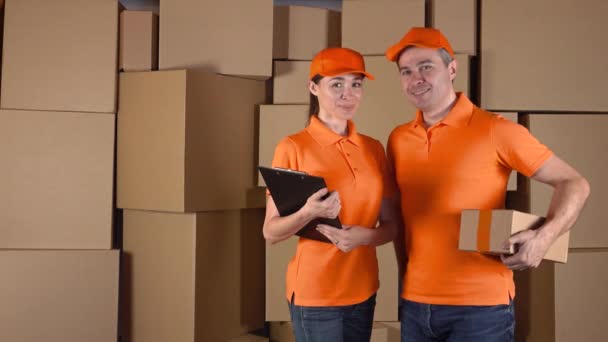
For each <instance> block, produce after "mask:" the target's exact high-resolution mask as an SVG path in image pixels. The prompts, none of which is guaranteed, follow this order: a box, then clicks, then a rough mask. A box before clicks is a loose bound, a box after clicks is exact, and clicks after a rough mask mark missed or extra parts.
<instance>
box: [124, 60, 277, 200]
mask: <svg viewBox="0 0 608 342" xmlns="http://www.w3.org/2000/svg"><path fill="white" fill-rule="evenodd" d="M120 90H121V92H120V110H119V113H120V114H119V115H118V165H117V182H118V186H117V201H118V205H117V206H118V207H119V208H128V209H147V210H159V211H174V212H184V211H187V212H195V211H206V210H224V209H238V208H247V207H261V206H264V197H263V196H252V194H251V192H252V191H253V190H252V189H253V188H254V187H255V185H256V170H255V166H256V161H255V155H256V148H257V143H256V137H255V134H256V124H255V122H256V111H257V104H260V103H264V102H265V101H266V88H265V82H262V81H254V80H248V79H243V78H237V77H229V76H221V75H217V74H212V73H208V72H205V71H202V70H188V71H185V70H175V71H159V72H141V73H137V72H135V73H123V74H121V78H120Z"/></svg>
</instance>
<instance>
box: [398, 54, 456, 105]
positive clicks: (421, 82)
mask: <svg viewBox="0 0 608 342" xmlns="http://www.w3.org/2000/svg"><path fill="white" fill-rule="evenodd" d="M398 65H399V73H400V79H401V90H402V91H403V93H404V94H405V96H407V98H408V99H409V100H410V102H412V104H413V105H414V106H416V108H418V109H420V110H421V111H422V112H433V111H437V110H442V109H443V108H442V107H443V106H447V105H448V104H446V101H449V96H450V94H451V93H453V92H454V87H453V85H452V80H453V79H454V77H456V61H452V62H451V63H450V64H449V65H448V66H446V65H445V64H444V63H443V60H442V59H441V56H440V54H439V51H438V50H435V49H428V48H422V47H415V46H414V47H409V48H407V49H406V50H405V51H404V52H403V53H402V54H401V56H400V57H399V60H398Z"/></svg>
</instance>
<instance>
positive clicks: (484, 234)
mask: <svg viewBox="0 0 608 342" xmlns="http://www.w3.org/2000/svg"><path fill="white" fill-rule="evenodd" d="M543 223H544V218H543V217H540V216H536V215H532V214H527V213H522V212H519V211H516V210H508V209H492V210H463V211H462V215H461V219H460V238H459V241H458V249H460V250H463V251H473V252H481V253H490V254H513V253H514V252H515V249H514V247H513V246H511V248H504V247H503V243H504V242H505V241H507V240H508V239H509V237H511V235H513V234H516V233H518V232H520V231H522V230H526V229H537V228H539V227H540V226H541V225H542V224H543ZM569 237H570V233H569V232H566V233H565V234H562V235H561V236H560V237H558V238H557V240H555V242H554V243H553V245H552V246H551V248H549V250H548V251H547V254H546V255H545V257H544V258H543V259H545V260H551V261H556V262H561V263H565V262H566V261H567V260H568V240H569Z"/></svg>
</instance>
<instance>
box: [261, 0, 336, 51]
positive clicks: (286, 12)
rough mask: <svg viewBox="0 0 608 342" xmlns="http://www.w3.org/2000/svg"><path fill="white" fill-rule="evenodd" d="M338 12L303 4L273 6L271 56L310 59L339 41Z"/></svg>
mask: <svg viewBox="0 0 608 342" xmlns="http://www.w3.org/2000/svg"><path fill="white" fill-rule="evenodd" d="M340 32H341V22H340V12H336V11H331V10H328V9H324V8H315V7H305V6H274V39H273V53H272V58H275V59H291V60H311V59H312V58H313V57H314V55H315V54H316V53H317V52H319V51H321V50H323V49H325V48H327V47H338V46H340V42H341V35H340Z"/></svg>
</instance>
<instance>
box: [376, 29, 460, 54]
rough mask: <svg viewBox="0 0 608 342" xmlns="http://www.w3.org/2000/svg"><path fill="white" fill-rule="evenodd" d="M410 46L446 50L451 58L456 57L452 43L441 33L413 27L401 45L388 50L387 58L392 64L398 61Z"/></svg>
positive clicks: (398, 44) (402, 39) (401, 41)
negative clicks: (404, 50) (402, 52)
mask: <svg viewBox="0 0 608 342" xmlns="http://www.w3.org/2000/svg"><path fill="white" fill-rule="evenodd" d="M408 46H419V47H424V48H430V49H440V48H444V49H446V50H447V52H448V53H449V54H450V56H452V57H454V50H452V46H451V45H450V42H448V40H447V38H446V37H445V36H444V35H443V34H442V33H441V31H439V30H437V29H434V28H430V27H412V28H411V29H410V30H409V31H408V32H407V33H406V34H405V36H403V38H401V40H400V41H399V43H397V44H395V45H393V46H391V47H390V48H388V49H387V50H386V58H388V60H389V61H391V62H395V61H397V58H399V55H400V54H401V51H403V49H405V48H406V47H408Z"/></svg>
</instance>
